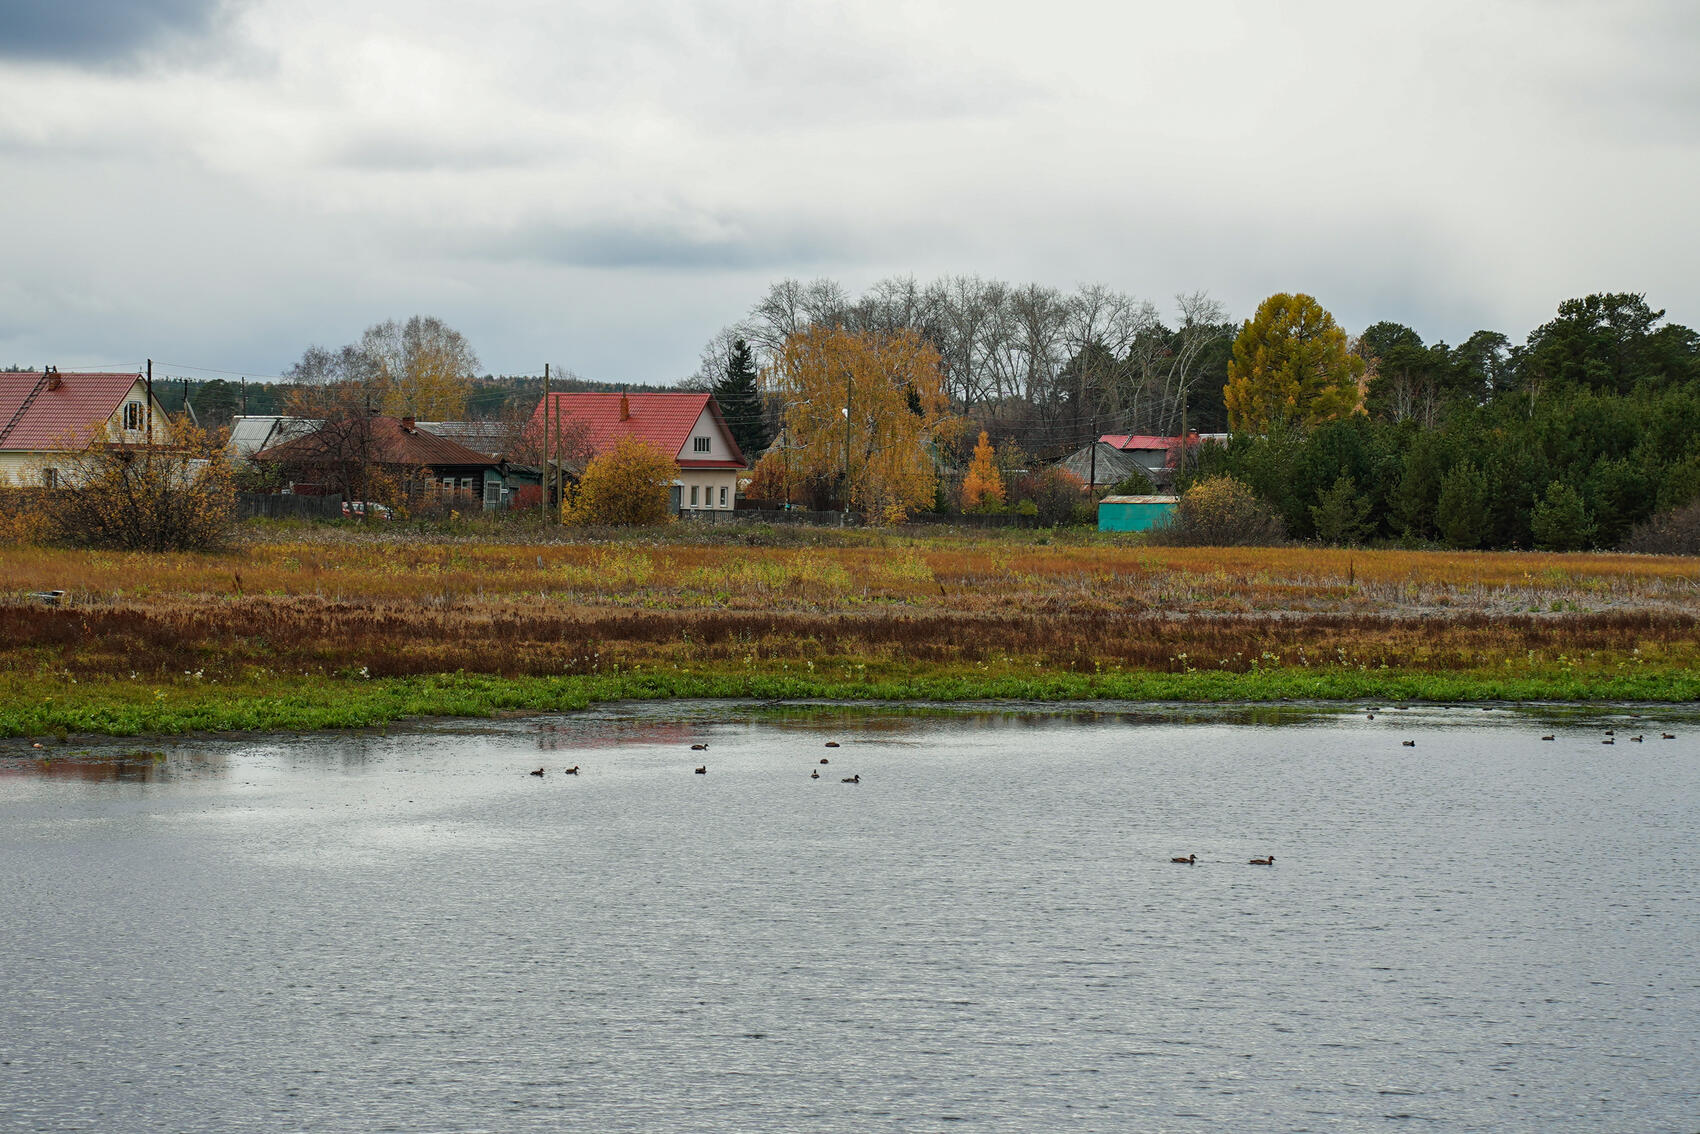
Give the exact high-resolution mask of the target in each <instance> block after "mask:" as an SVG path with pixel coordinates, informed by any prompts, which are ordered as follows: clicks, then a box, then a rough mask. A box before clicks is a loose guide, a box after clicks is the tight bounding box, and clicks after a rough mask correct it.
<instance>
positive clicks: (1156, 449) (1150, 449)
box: [1098, 433, 1199, 468]
mask: <svg viewBox="0 0 1700 1134" xmlns="http://www.w3.org/2000/svg"><path fill="white" fill-rule="evenodd" d="M1098 440H1099V442H1100V443H1102V444H1105V445H1110V446H1113V447H1115V448H1117V449H1120V450H1121V451H1122V452H1124V453H1167V454H1168V457H1167V458H1166V459H1165V461H1164V463H1165V464H1166V465H1167V466H1168V467H1169V468H1174V467H1175V465H1176V464H1178V463H1179V462H1178V461H1177V460H1176V459H1175V452H1176V450H1178V449H1180V448H1181V447H1182V446H1183V445H1184V446H1186V447H1187V448H1196V447H1197V446H1198V443H1199V436H1198V434H1196V433H1189V434H1187V435H1186V436H1185V437H1158V436H1155V435H1153V434H1150V433H1106V434H1104V435H1103V436H1102V437H1100V438H1098Z"/></svg>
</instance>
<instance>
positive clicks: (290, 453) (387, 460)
mask: <svg viewBox="0 0 1700 1134" xmlns="http://www.w3.org/2000/svg"><path fill="white" fill-rule="evenodd" d="M323 448H324V447H323V446H322V445H321V444H320V443H319V442H318V434H317V432H314V433H309V434H307V435H306V436H304V437H294V438H291V439H290V440H288V441H285V442H283V443H282V444H281V445H273V446H272V447H271V448H269V449H262V450H261V451H260V452H258V453H256V454H255V455H254V459H255V460H260V461H283V462H285V463H289V462H293V461H299V462H302V463H309V464H310V463H312V462H314V461H322V460H325V459H326V458H327V457H329V458H331V459H333V460H334V459H336V457H337V456H338V455H337V454H335V453H326V452H324V451H323ZM371 460H373V461H375V462H376V463H378V464H380V465H403V466H406V467H410V468H411V467H428V468H447V467H449V466H452V465H460V466H464V465H476V466H478V467H480V468H493V467H495V466H496V465H497V464H498V462H496V461H493V460H491V459H490V458H489V457H486V456H485V455H484V454H483V453H475V452H473V451H472V450H471V449H468V448H467V447H466V446H465V445H462V444H461V443H460V442H458V441H451V440H449V439H448V438H447V437H439V436H437V435H436V434H435V433H428V432H426V431H425V430H423V429H418V428H414V429H408V428H406V427H405V426H403V425H402V423H401V420H400V419H399V418H394V417H383V416H374V417H373V418H372V450H371Z"/></svg>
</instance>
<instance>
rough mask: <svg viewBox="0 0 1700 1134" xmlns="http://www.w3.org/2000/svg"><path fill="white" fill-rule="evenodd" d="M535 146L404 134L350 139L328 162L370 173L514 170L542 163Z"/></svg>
mask: <svg viewBox="0 0 1700 1134" xmlns="http://www.w3.org/2000/svg"><path fill="white" fill-rule="evenodd" d="M544 152H545V151H541V150H540V149H539V147H537V146H535V145H531V146H525V145H521V144H519V143H517V142H512V143H510V142H501V141H487V142H475V141H462V140H454V139H446V138H433V137H418V136H411V135H404V134H394V135H368V136H364V137H357V138H351V139H349V140H347V141H346V142H343V143H342V144H340V145H338V146H337V147H335V148H334V149H333V150H332V151H331V153H330V155H329V162H330V164H332V165H335V166H339V167H341V168H343V169H352V170H362V171H365V172H371V173H426V172H436V171H440V170H479V169H517V168H525V167H530V166H536V165H538V164H540V163H541V162H542V161H544V160H545V159H544V157H542V156H540V155H541V154H542V153H544Z"/></svg>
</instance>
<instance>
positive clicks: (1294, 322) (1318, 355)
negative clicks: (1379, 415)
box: [1222, 292, 1365, 433]
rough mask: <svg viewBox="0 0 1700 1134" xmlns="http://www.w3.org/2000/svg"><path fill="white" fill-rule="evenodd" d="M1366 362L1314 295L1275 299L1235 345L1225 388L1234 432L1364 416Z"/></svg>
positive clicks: (1266, 303) (1263, 307) (1247, 325)
mask: <svg viewBox="0 0 1700 1134" xmlns="http://www.w3.org/2000/svg"><path fill="white" fill-rule="evenodd" d="M1364 367H1365V363H1364V360H1363V359H1362V358H1360V357H1358V356H1357V355H1355V354H1353V353H1352V352H1351V351H1350V350H1349V349H1348V345H1347V341H1346V332H1345V331H1343V330H1341V329H1340V326H1339V324H1337V323H1336V322H1334V316H1332V315H1330V314H1329V313H1328V312H1327V311H1326V310H1324V309H1323V307H1322V305H1321V304H1319V303H1317V301H1316V300H1315V299H1313V298H1311V297H1310V296H1308V295H1303V294H1299V295H1288V294H1287V293H1285V292H1282V293H1280V294H1277V295H1272V296H1270V297H1269V298H1268V299H1265V300H1264V301H1263V302H1262V303H1261V304H1259V305H1258V308H1257V314H1256V315H1254V316H1253V317H1252V318H1250V319H1247V320H1246V321H1245V325H1244V326H1243V327H1242V328H1241V329H1240V333H1239V337H1238V338H1236V339H1235V340H1234V358H1233V361H1232V362H1231V363H1229V365H1228V384H1227V386H1226V387H1224V389H1223V391H1222V398H1223V401H1224V402H1225V403H1226V405H1227V408H1228V428H1229V429H1231V430H1234V431H1236V432H1240V431H1244V432H1247V433H1268V432H1269V431H1270V430H1271V429H1276V428H1282V427H1287V428H1296V429H1308V428H1309V427H1311V426H1313V425H1316V424H1318V423H1320V422H1324V421H1331V420H1333V419H1335V418H1340V417H1345V416H1347V415H1348V414H1351V413H1354V412H1357V411H1359V410H1360V409H1361V408H1362V405H1363V391H1362V389H1360V387H1359V382H1358V380H1359V378H1360V377H1361V376H1362V375H1363V373H1364Z"/></svg>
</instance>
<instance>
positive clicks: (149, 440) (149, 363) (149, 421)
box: [147, 358, 153, 449]
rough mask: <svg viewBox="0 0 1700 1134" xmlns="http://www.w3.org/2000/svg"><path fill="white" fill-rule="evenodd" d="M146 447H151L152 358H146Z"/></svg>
mask: <svg viewBox="0 0 1700 1134" xmlns="http://www.w3.org/2000/svg"><path fill="white" fill-rule="evenodd" d="M147 427H148V448H149V449H152V448H153V359H151V358H150V359H148V412H147Z"/></svg>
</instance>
